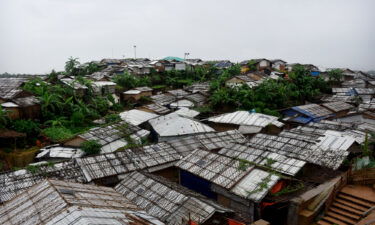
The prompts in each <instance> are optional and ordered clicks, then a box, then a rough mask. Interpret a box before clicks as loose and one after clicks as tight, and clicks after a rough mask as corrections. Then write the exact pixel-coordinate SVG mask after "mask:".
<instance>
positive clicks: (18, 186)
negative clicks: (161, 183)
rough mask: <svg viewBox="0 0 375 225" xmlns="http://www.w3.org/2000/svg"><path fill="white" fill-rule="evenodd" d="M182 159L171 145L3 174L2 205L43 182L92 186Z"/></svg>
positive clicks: (130, 150) (164, 144) (108, 154)
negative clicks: (108, 178)
mask: <svg viewBox="0 0 375 225" xmlns="http://www.w3.org/2000/svg"><path fill="white" fill-rule="evenodd" d="M179 159H180V155H179V154H178V152H177V151H176V150H175V149H174V148H173V147H172V146H171V145H169V144H167V143H158V144H155V145H148V146H143V147H140V148H135V149H125V150H123V151H119V152H114V153H107V154H100V155H94V156H87V157H83V158H74V159H72V160H70V161H67V162H61V163H55V164H52V165H50V164H46V165H40V166H39V167H38V168H37V169H35V171H34V172H31V171H30V170H27V169H21V170H17V171H11V172H6V173H0V186H1V187H2V188H0V202H4V201H8V200H9V199H11V198H13V197H14V196H15V195H16V194H18V193H21V192H23V191H24V190H25V189H26V188H29V187H31V186H32V185H34V184H36V183H37V182H39V181H41V180H42V179H44V178H46V177H49V178H54V179H65V180H70V181H75V182H82V183H88V182H91V181H92V180H93V179H100V178H105V177H111V176H115V175H120V174H124V173H128V172H132V171H134V170H139V169H148V170H152V171H157V170H159V169H163V168H165V166H168V167H169V166H172V165H173V164H174V163H175V162H176V161H177V160H179Z"/></svg>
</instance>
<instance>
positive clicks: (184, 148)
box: [167, 130, 248, 157]
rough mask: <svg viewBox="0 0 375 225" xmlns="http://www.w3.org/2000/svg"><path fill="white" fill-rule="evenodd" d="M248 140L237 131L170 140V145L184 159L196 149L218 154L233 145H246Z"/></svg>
mask: <svg viewBox="0 0 375 225" xmlns="http://www.w3.org/2000/svg"><path fill="white" fill-rule="evenodd" d="M247 141H248V139H247V138H246V137H245V136H243V135H242V134H241V133H240V132H238V131H237V130H230V131H225V132H217V133H216V132H215V133H203V134H197V135H190V136H187V137H176V138H174V139H171V140H168V141H167V143H168V144H170V145H171V146H172V147H173V148H174V149H175V150H176V151H177V152H178V153H179V154H180V155H182V156H183V157H185V156H187V155H189V154H190V153H192V152H193V151H194V150H196V149H198V148H199V149H205V150H207V151H213V152H217V151H219V150H220V149H222V148H224V147H225V146H229V145H230V144H232V143H241V144H244V143H246V142H247Z"/></svg>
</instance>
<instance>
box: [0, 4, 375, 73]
mask: <svg viewBox="0 0 375 225" xmlns="http://www.w3.org/2000/svg"><path fill="white" fill-rule="evenodd" d="M0 35H1V36H0V73H2V72H10V73H47V72H50V71H51V70H52V69H57V70H61V69H63V67H64V63H65V61H66V60H67V58H68V57H70V56H74V57H78V58H79V59H80V61H81V62H86V61H90V60H99V59H102V58H112V57H113V58H123V56H124V55H125V57H134V53H133V45H137V56H138V57H150V58H161V57H165V56H178V57H183V56H184V52H189V53H190V58H202V59H204V60H205V59H230V60H233V61H240V60H244V59H250V58H270V59H274V58H281V59H284V60H286V61H288V62H290V63H293V62H301V63H312V64H316V65H319V66H323V67H350V68H353V69H361V70H370V69H375V1H374V0H313V1H312V0H257V1H251V0H237V1H236V0H231V1H229V0H226V1H224V0H0Z"/></svg>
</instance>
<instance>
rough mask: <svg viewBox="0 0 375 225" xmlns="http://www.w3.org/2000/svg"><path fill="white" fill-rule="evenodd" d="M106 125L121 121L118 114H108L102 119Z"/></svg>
mask: <svg viewBox="0 0 375 225" xmlns="http://www.w3.org/2000/svg"><path fill="white" fill-rule="evenodd" d="M104 119H105V122H106V123H113V122H117V121H120V120H121V117H120V116H119V115H118V114H109V115H106V116H105V117H104Z"/></svg>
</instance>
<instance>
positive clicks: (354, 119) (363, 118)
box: [334, 112, 375, 125]
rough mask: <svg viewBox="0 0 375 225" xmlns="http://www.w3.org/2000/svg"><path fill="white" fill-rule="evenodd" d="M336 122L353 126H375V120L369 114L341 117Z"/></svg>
mask: <svg viewBox="0 0 375 225" xmlns="http://www.w3.org/2000/svg"><path fill="white" fill-rule="evenodd" d="M366 114H367V115H366ZM334 120H335V121H337V122H343V123H351V124H353V125H355V124H361V123H368V124H373V125H375V120H374V119H373V118H371V117H369V116H368V113H365V112H362V113H356V114H351V115H347V116H343V117H339V118H336V119H334Z"/></svg>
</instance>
